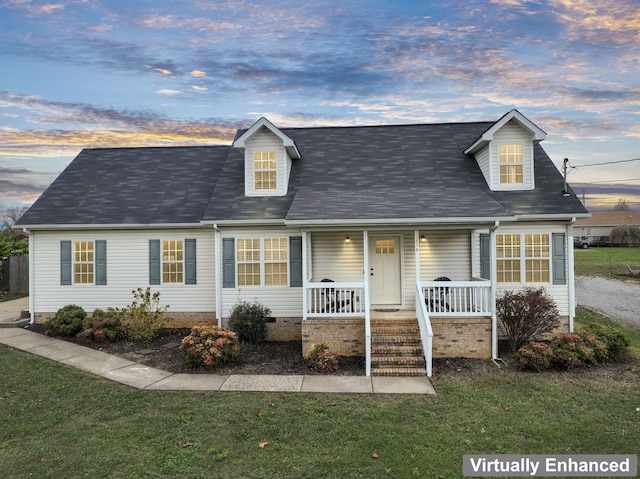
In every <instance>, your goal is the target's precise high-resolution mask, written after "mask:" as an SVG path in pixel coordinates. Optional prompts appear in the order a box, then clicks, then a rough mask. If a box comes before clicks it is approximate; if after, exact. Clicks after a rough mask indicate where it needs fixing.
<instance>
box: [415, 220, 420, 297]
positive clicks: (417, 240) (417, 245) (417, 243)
mask: <svg viewBox="0 0 640 479" xmlns="http://www.w3.org/2000/svg"><path fill="white" fill-rule="evenodd" d="M413 246H414V252H415V262H416V285H418V284H420V231H419V230H414V231H413ZM417 300H418V298H416V301H417Z"/></svg>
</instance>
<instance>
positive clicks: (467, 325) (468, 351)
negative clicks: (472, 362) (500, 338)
mask: <svg viewBox="0 0 640 479" xmlns="http://www.w3.org/2000/svg"><path fill="white" fill-rule="evenodd" d="M431 328H432V329H433V357H434V358H455V357H463V358H480V359H484V358H490V357H491V318H431Z"/></svg>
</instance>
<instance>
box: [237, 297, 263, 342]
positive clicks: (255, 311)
mask: <svg viewBox="0 0 640 479" xmlns="http://www.w3.org/2000/svg"><path fill="white" fill-rule="evenodd" d="M270 317H271V310H270V309H269V308H267V307H266V306H263V305H262V304H260V303H259V302H258V301H255V302H253V303H249V302H247V301H241V302H239V303H238V304H236V305H235V306H234V307H233V309H232V310H231V317H230V318H229V328H231V329H232V330H233V331H235V332H236V333H238V337H239V338H240V341H242V342H245V343H250V344H259V343H261V342H262V341H264V339H265V338H266V336H267V321H268V320H269V318H270Z"/></svg>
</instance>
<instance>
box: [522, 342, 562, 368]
mask: <svg viewBox="0 0 640 479" xmlns="http://www.w3.org/2000/svg"><path fill="white" fill-rule="evenodd" d="M553 357H554V356H553V350H552V349H551V348H550V347H549V345H547V344H546V343H537V342H531V343H529V344H527V345H526V346H522V347H521V348H520V349H518V352H517V353H516V364H517V365H518V367H519V368H520V369H522V370H524V371H536V372H540V371H545V370H547V369H549V368H550V367H551V364H552V362H553Z"/></svg>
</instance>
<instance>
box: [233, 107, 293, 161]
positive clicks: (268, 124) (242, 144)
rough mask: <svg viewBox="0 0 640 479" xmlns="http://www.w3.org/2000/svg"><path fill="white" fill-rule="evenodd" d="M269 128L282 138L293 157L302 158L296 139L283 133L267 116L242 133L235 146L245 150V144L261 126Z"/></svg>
mask: <svg viewBox="0 0 640 479" xmlns="http://www.w3.org/2000/svg"><path fill="white" fill-rule="evenodd" d="M263 127H264V128H267V129H268V130H270V131H271V133H273V134H274V135H276V136H277V137H278V138H280V139H281V140H282V144H283V146H284V147H285V148H286V149H287V153H288V154H289V156H290V157H291V158H293V159H296V160H297V159H300V158H301V156H302V155H300V151H299V150H298V147H297V146H296V143H295V141H293V140H292V139H291V138H289V137H288V136H287V135H285V134H284V133H282V130H280V128H278V127H277V126H275V125H274V124H273V123H271V122H270V121H269V120H267V119H266V118H265V117H262V118H260V119H259V120H258V121H256V122H255V123H254V124H253V125H251V127H250V128H249V129H248V130H247V131H245V132H244V133H242V134H241V135H240V136H239V137H238V138H236V139H235V140H234V142H233V147H234V148H238V149H239V150H240V151H242V152H244V148H245V144H246V142H247V140H248V139H249V138H251V136H252V135H253V134H254V133H256V132H258V131H259V130H260V129H261V128H263Z"/></svg>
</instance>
